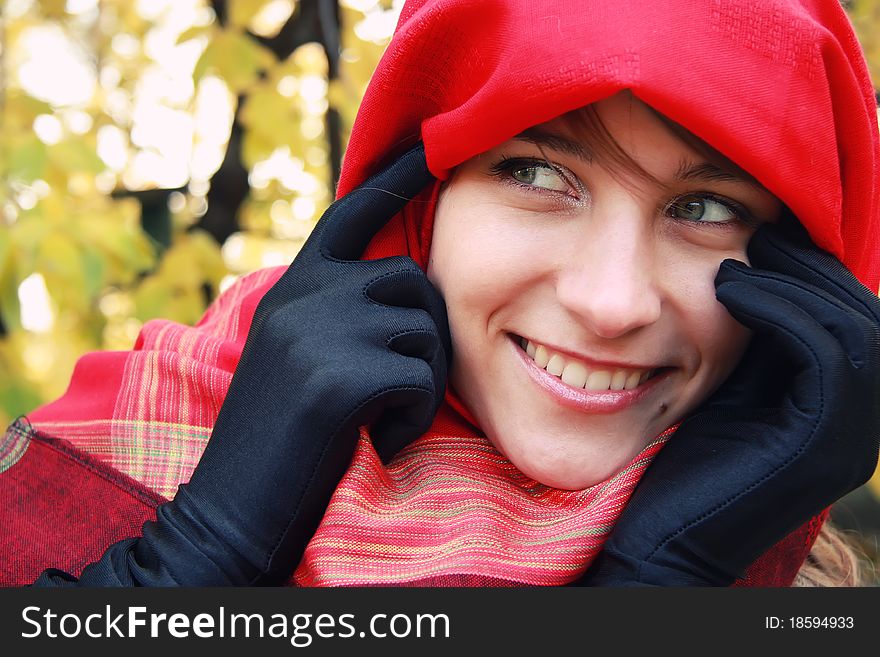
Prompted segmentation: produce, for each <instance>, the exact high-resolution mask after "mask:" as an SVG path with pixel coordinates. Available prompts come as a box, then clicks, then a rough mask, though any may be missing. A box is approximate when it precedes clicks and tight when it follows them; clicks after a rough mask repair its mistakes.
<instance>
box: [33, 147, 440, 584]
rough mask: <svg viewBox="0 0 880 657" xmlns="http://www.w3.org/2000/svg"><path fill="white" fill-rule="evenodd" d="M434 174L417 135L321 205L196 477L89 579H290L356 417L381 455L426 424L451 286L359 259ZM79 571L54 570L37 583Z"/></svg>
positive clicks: (396, 264) (255, 334)
mask: <svg viewBox="0 0 880 657" xmlns="http://www.w3.org/2000/svg"><path fill="white" fill-rule="evenodd" d="M432 180H433V178H432V176H431V174H430V173H429V172H428V169H427V165H426V163H425V156H424V149H423V147H422V146H421V145H419V146H418V147H416V148H414V149H412V150H411V151H409V152H408V153H406V154H405V155H403V156H402V157H400V158H399V159H398V160H396V161H395V162H394V163H393V164H392V165H391V166H390V167H388V168H387V169H385V170H384V171H382V172H381V173H379V174H377V175H375V176H373V177H372V178H370V179H369V180H367V181H366V182H365V183H364V184H363V185H361V186H360V187H358V188H357V189H355V190H354V191H352V192H351V193H349V194H347V195H346V196H345V197H344V198H342V199H340V200H339V201H337V202H336V203H334V204H333V205H332V206H331V207H330V208H329V209H328V210H327V212H326V213H325V214H324V216H323V217H322V218H321V220H320V221H319V222H318V225H317V226H316V228H315V230H314V231H313V233H312V235H311V236H310V237H309V239H308V241H307V242H306V243H305V245H304V246H303V248H302V250H301V251H300V253H299V254H298V256H297V258H296V259H295V261H294V262H293V264H292V265H291V266H290V267H289V268H288V270H287V271H286V272H285V273H284V275H283V276H282V277H281V278H280V279H279V280H278V282H277V283H276V284H275V285H274V286H273V287H272V288H271V289H270V290H269V292H268V293H267V294H266V295H265V297H263V299H262V300H261V301H260V303H259V305H258V307H257V310H256V313H255V315H254V318H253V322H252V324H251V328H250V331H249V333H248V337H247V341H246V343H245V346H244V351H243V353H242V357H241V361H240V362H239V365H238V367H237V368H236V370H235V374H234V376H233V379H232V383H231V384H230V387H229V391H228V394H227V396H226V399H225V401H224V403H223V406H222V408H221V409H220V414H219V416H218V418H217V422H216V424H215V426H214V430H213V432H212V434H211V439H210V441H209V442H208V446H207V448H206V449H205V452H204V454H203V456H202V458H201V461H200V462H199V465H198V466H197V467H196V469H195V471H194V473H193V476H192V478H191V480H190V482H189V483H187V484H184V485H182V486H180V488H179V490H178V493H177V495H176V496H175V498H174V500H172V501H171V502H169V503H167V504H164V505H162V506H160V507H159V508H158V510H157V520H156V522H148V523H146V524H145V525H144V532H143V536H142V537H140V538H137V539H129V540H127V541H122V542H120V543H117V544H115V545H114V546H111V548H110V549H109V550H108V551H107V553H105V555H104V557H103V558H102V559H101V560H100V561H98V562H96V563H94V564H91V565H89V566H87V567H86V569H85V570H84V571H83V573H82V575H81V577H80V578H79V581H78V582H77V583H78V584H79V585H81V586H85V585H93V586H118V585H122V586H149V585H160V586H174V585H184V586H214V585H256V584H277V583H282V582H284V581H285V580H286V579H287V578H289V577H290V575H291V574H292V572H293V570H294V568H295V567H296V565H297V563H298V562H299V559H300V557H301V555H302V552H303V550H304V549H305V546H306V544H307V542H308V540H309V539H310V538H311V536H312V534H313V533H314V531H315V529H316V528H317V526H318V523H319V521H320V519H321V517H322V515H323V513H324V510H325V508H326V506H327V503H328V502H329V500H330V496H331V495H332V493H333V490H334V489H335V487H336V485H337V484H338V482H339V480H340V478H341V477H342V475H343V473H344V471H345V469H346V467H347V466H348V464H349V461H350V459H351V456H352V454H353V452H354V448H355V445H356V442H357V439H358V436H359V431H358V428H359V427H360V426H362V425H365V424H372V430H371V437H372V439H373V442H374V446H375V448H376V450H377V452H378V453H379V455H380V456H381V457H382V458H383V459H385V460H387V459H389V458H390V457H391V456H393V455H394V454H395V453H396V452H397V451H398V450H399V449H400V448H402V447H403V446H404V445H406V444H407V443H409V442H411V441H412V440H414V439H416V438H418V437H419V436H420V435H421V434H422V433H424V432H425V431H426V430H427V429H428V427H429V426H430V425H431V422H432V421H433V418H434V416H435V414H436V412H437V409H438V408H439V406H440V403H441V402H442V399H443V395H444V391H445V388H446V373H447V368H448V365H449V361H450V358H451V341H450V337H449V329H448V326H447V320H446V308H445V304H444V302H443V299H442V298H441V296H440V294H439V293H438V292H437V290H436V289H435V288H434V287H433V286H432V285H431V283H430V282H429V281H428V279H427V277H426V275H425V273H424V272H423V271H422V270H421V269H419V267H418V266H417V265H416V263H415V262H413V261H412V260H411V259H410V258H408V257H404V256H398V257H391V258H383V259H379V260H369V261H361V260H358V258H359V257H360V256H361V254H362V253H363V251H364V250H365V248H366V246H367V245H368V244H369V242H370V240H371V238H372V237H373V236H374V235H375V234H376V233H377V232H378V231H379V230H380V229H381V228H382V226H384V225H385V224H386V223H387V222H388V220H389V219H390V218H391V217H393V216H394V215H395V214H397V213H398V212H399V211H400V209H401V208H402V207H403V206H404V205H405V204H406V203H407V202H408V201H409V200H410V199H411V198H412V197H414V196H415V195H416V194H418V193H419V192H420V191H421V190H422V189H423V188H424V187H425V186H426V185H427V184H428V183H429V182H431V181H432ZM72 582H76V580H74V579H73V578H71V577H69V576H67V575H65V574H63V573H60V572H59V571H47V572H46V573H44V574H43V575H42V576H41V577H40V579H38V580H37V582H36V584H48V585H52V584H66V583H72Z"/></svg>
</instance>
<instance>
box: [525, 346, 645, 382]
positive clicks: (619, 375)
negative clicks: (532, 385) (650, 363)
mask: <svg viewBox="0 0 880 657" xmlns="http://www.w3.org/2000/svg"><path fill="white" fill-rule="evenodd" d="M520 344H521V345H522V347H523V348H524V349H525V351H526V353H527V354H528V355H529V356H530V357H531V358H532V359H533V360H534V361H535V363H536V364H537V365H538V367H541V368H544V369H546V370H547V372H549V373H550V374H552V375H553V376H558V377H560V378H561V379H562V381H563V382H564V383H566V384H568V385H570V386H572V387H574V388H586V389H587V390H597V391H598V390H632V389H634V388H638V387H639V386H640V385H641V384H643V383H644V382H645V381H647V380H648V379H649V378H650V377H651V374H652V373H653V371H654V370H647V371H646V370H621V369H618V370H593V371H590V370H589V368H588V367H587V365H586V364H585V363H582V362H581V361H578V360H573V359H568V358H566V357H565V356H563V355H562V354H557V353H554V352H552V351H550V350H549V349H547V348H546V347H545V346H543V345H540V344H537V343H535V342H532V341H531V340H526V339H525V338H523V339H522V340H521V342H520Z"/></svg>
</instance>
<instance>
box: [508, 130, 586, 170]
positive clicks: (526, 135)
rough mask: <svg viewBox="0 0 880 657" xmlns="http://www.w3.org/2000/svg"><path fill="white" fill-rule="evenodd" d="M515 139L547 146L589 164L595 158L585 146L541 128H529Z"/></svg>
mask: <svg viewBox="0 0 880 657" xmlns="http://www.w3.org/2000/svg"><path fill="white" fill-rule="evenodd" d="M514 139H517V140H519V141H526V142H528V143H530V144H534V145H535V146H538V147H542V146H546V147H547V148H549V149H551V150H554V151H558V152H561V153H567V154H568V155H573V156H575V157H576V158H578V159H579V160H583V161H584V162H585V163H587V164H590V163H591V162H592V161H593V156H592V155H591V154H590V152H589V151H588V150H587V149H586V148H584V146H583V144H580V143H579V142H576V141H573V140H571V139H568V138H567V137H564V136H562V135H558V134H555V133H553V132H547V131H546V130H541V129H540V128H536V127H531V128H527V129H525V130H523V131H522V132H521V133H519V134H518V135H517V136H516V137H514Z"/></svg>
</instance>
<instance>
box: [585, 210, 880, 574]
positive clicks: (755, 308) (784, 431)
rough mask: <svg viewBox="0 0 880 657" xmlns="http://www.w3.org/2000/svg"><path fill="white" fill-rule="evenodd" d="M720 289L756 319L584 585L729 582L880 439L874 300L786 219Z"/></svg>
mask: <svg viewBox="0 0 880 657" xmlns="http://www.w3.org/2000/svg"><path fill="white" fill-rule="evenodd" d="M748 254H749V259H750V262H751V266H746V265H745V264H743V263H741V262H738V261H735V260H726V261H724V262H723V263H722V265H721V268H720V271H719V273H718V276H717V277H716V280H715V284H716V288H717V297H718V299H719V301H721V302H722V303H723V304H724V305H725V306H726V307H727V308H728V310H729V311H730V313H731V314H732V315H733V316H734V317H735V318H736V319H737V320H738V321H740V322H741V323H742V324H744V325H746V326H748V327H749V328H751V329H753V330H754V331H755V335H754V337H753V339H752V342H751V344H750V346H749V349H748V351H747V352H746V354H745V356H744V358H743V360H742V361H741V363H740V364H739V366H738V368H737V369H736V370H735V371H734V373H733V374H732V375H731V377H730V378H729V379H728V380H727V381H726V382H725V383H724V384H723V385H722V386H721V388H720V389H719V390H718V391H717V392H716V393H715V394H714V395H712V396H711V397H710V398H709V400H707V402H706V403H705V404H704V405H703V406H702V407H701V408H700V409H698V411H697V412H696V413H695V414H694V415H693V416H691V417H689V418H688V419H686V420H685V421H684V422H683V423H682V424H681V426H680V427H679V429H678V430H677V431H676V433H675V434H674V435H673V436H672V437H671V438H670V439H669V442H668V444H667V445H665V446H664V448H663V449H662V450H661V452H660V454H658V456H657V457H656V458H655V460H654V462H653V463H652V464H651V465H650V466H649V467H648V469H647V471H646V472H645V474H644V476H643V478H642V481H640V482H639V485H638V486H637V487H636V490H635V491H634V493H633V495H632V497H631V499H630V501H629V503H628V504H627V506H626V508H625V509H624V511H623V513H622V514H621V516H620V518H619V519H618V522H617V524H616V525H615V528H614V530H613V532H612V534H611V536H610V537H609V539H608V541H607V543H606V545H605V547H604V549H603V552H602V553H601V554H600V555H599V557H598V558H597V560H596V561H595V562H594V564H593V565H592V566H591V567H590V569H589V570H588V571H587V573H586V575H585V576H584V578H583V579H582V580H581V582H580V584H582V585H586V586H652V585H664V586H705V585H709V586H726V585H729V584H731V583H733V582H734V580H736V579H737V578H741V577H743V576H744V574H745V571H746V569H747V568H748V567H749V566H750V565H751V564H752V563H753V562H754V561H755V560H756V559H757V558H758V557H759V556H760V555H761V554H762V553H763V552H764V551H766V550H767V549H769V548H770V547H772V546H773V545H774V544H775V543H776V542H777V541H779V540H780V539H782V538H783V537H784V536H785V535H786V534H788V533H789V532H791V531H793V530H794V529H796V528H797V527H799V526H801V525H802V524H803V523H805V522H806V521H807V520H809V519H810V518H811V517H813V516H815V515H817V514H818V513H820V512H821V511H822V510H823V509H825V508H826V507H828V506H829V505H831V504H832V503H833V502H835V501H837V500H838V499H839V498H840V497H842V496H843V495H845V494H846V493H848V492H850V491H852V490H853V489H855V488H856V487H858V486H860V485H861V484H863V483H864V482H866V481H867V480H868V479H869V478H870V477H871V474H872V473H873V472H874V469H875V467H876V464H877V456H878V441H880V300H878V298H877V295H876V294H874V293H873V292H872V291H870V290H868V289H867V288H866V287H864V286H863V285H862V284H861V283H859V282H858V281H857V280H856V279H855V277H854V276H853V275H852V274H851V273H850V272H849V271H848V270H847V269H846V268H845V267H844V266H843V265H842V264H841V263H840V261H839V260H837V259H836V258H834V257H833V256H831V255H830V254H828V253H826V252H823V251H820V250H819V249H818V248H817V247H816V246H814V245H813V244H812V242H811V241H810V239H809V237H808V236H807V234H806V232H805V231H804V230H803V228H802V227H801V226H800V225H799V224H797V223H796V222H795V221H793V220H785V221H783V222H780V224H776V225H765V226H763V227H761V228H760V229H759V230H758V231H757V232H756V233H755V235H754V236H753V238H752V240H751V242H750V243H749V249H748Z"/></svg>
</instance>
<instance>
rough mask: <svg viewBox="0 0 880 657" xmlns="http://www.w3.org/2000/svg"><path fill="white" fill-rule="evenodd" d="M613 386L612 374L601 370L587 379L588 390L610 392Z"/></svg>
mask: <svg viewBox="0 0 880 657" xmlns="http://www.w3.org/2000/svg"><path fill="white" fill-rule="evenodd" d="M610 385H611V372H606V371H604V370H599V371H597V372H593V373H592V374H590V378H589V379H587V390H608V386H610Z"/></svg>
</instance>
